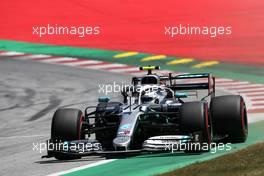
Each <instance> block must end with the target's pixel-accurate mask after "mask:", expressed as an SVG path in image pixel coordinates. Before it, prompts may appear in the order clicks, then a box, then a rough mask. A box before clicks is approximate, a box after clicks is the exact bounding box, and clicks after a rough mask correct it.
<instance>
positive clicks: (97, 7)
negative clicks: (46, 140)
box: [0, 0, 264, 66]
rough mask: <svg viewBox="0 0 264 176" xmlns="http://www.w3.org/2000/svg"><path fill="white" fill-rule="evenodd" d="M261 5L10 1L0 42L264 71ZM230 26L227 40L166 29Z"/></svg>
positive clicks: (235, 1)
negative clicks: (37, 31) (65, 29)
mask: <svg viewBox="0 0 264 176" xmlns="http://www.w3.org/2000/svg"><path fill="white" fill-rule="evenodd" d="M263 9H264V1H260V0H243V1H241V0H230V1H212V0H202V1H195V0H186V1H175V0H167V1H160V0H158V1H153V0H144V1H141V0H116V1H107V0H100V1H98V0H75V1H64V0H53V1H46V0H39V1H34V0H26V1H21V0H10V1H2V2H1V3H0V23H1V28H0V39H8V40H18V41H29V42H37V43H50V44H58V45H71V46H80V47H92V48H102V49H112V50H136V51H143V52H149V53H161V54H168V55H174V56H181V57H194V58H197V59H201V60H207V59H210V60H211V59H213V60H220V61H225V62H233V63H250V64H254V65H262V66H263V65H264V48H263V42H264V32H263V31H264V13H263ZM47 24H50V25H56V24H57V25H59V26H71V25H72V26H99V27H100V34H99V35H89V36H86V37H83V38H81V37H77V36H72V35H59V36H58V35H49V36H43V37H38V36H37V35H33V34H32V33H33V29H32V27H33V26H46V25H47ZM179 24H182V25H188V24H189V25H193V26H208V27H210V26H231V27H232V34H231V35H220V36H217V37H215V38H211V37H209V36H202V35H184V36H180V37H179V36H178V37H174V38H171V37H169V36H166V35H165V34H164V33H165V29H164V27H165V26H178V25H179Z"/></svg>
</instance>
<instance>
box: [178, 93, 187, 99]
mask: <svg viewBox="0 0 264 176" xmlns="http://www.w3.org/2000/svg"><path fill="white" fill-rule="evenodd" d="M175 97H176V98H187V97H188V94H187V93H185V92H175Z"/></svg>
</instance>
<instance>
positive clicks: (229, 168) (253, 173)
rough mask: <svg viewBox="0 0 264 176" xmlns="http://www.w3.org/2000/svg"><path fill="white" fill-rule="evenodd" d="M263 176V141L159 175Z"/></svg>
mask: <svg viewBox="0 0 264 176" xmlns="http://www.w3.org/2000/svg"><path fill="white" fill-rule="evenodd" d="M212 175H213V176H263V175H264V142H262V143H257V144H254V145H252V146H250V147H248V148H245V149H242V150H239V151H237V152H235V153H231V154H228V155H224V156H221V157H218V158H215V159H213V160H209V161H204V162H201V163H195V164H192V165H190V166H187V167H184V168H181V169H178V170H175V171H172V172H168V173H165V174H161V175H160V176H212Z"/></svg>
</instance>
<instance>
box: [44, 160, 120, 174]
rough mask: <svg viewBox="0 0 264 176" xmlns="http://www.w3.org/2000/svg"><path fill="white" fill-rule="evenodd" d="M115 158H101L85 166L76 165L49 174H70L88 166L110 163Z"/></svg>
mask: <svg viewBox="0 0 264 176" xmlns="http://www.w3.org/2000/svg"><path fill="white" fill-rule="evenodd" d="M115 160H116V159H109V160H101V161H97V162H95V163H91V164H87V165H84V166H80V167H75V168H72V169H69V170H65V171H61V172H56V173H53V174H49V175H47V176H58V175H65V174H68V173H71V172H75V171H79V170H82V169H87V168H91V167H95V166H99V165H102V164H106V163H110V162H112V161H115Z"/></svg>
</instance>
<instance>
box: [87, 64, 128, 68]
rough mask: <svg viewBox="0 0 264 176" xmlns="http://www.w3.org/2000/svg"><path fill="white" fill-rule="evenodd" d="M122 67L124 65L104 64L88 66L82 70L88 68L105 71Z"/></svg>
mask: <svg viewBox="0 0 264 176" xmlns="http://www.w3.org/2000/svg"><path fill="white" fill-rule="evenodd" d="M119 66H120V67H122V66H124V64H112V63H109V64H102V65H87V66H84V67H83V66H82V68H87V69H103V68H111V67H119Z"/></svg>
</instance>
